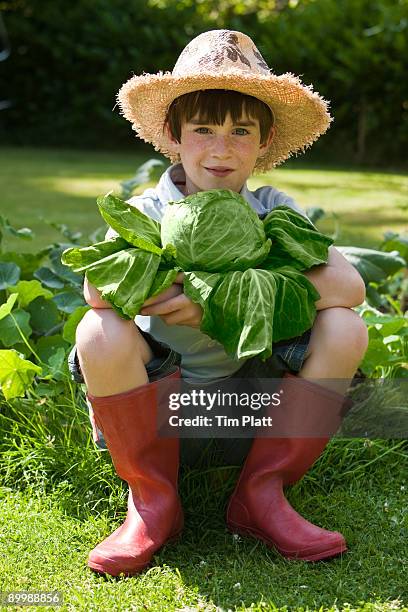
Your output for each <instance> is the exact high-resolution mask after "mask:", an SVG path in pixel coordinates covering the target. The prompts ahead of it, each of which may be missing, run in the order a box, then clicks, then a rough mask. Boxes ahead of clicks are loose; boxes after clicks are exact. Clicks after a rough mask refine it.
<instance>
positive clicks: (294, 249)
mask: <svg viewBox="0 0 408 612" xmlns="http://www.w3.org/2000/svg"><path fill="white" fill-rule="evenodd" d="M263 223H264V227H265V234H266V236H267V238H270V239H271V240H272V245H273V246H272V247H271V250H270V255H271V257H273V260H274V265H277V262H276V254H277V253H279V256H280V257H281V258H282V261H281V263H280V265H281V266H284V265H288V264H290V265H292V262H291V261H290V259H289V258H288V256H289V257H291V258H292V259H294V260H295V262H297V264H298V265H296V268H297V269H301V270H306V269H308V268H311V267H312V266H316V265H319V264H322V263H326V262H327V259H328V247H329V246H331V245H332V244H333V240H332V239H331V238H329V237H328V236H325V235H324V234H321V233H320V232H318V231H317V229H316V228H315V227H314V226H313V225H312V223H310V221H308V220H307V219H306V218H305V217H303V216H302V215H300V214H299V213H296V211H294V210H293V209H291V208H289V207H288V206H277V207H276V208H274V209H273V210H272V211H271V212H270V213H269V214H268V215H267V216H266V217H265V219H264V221H263ZM267 261H268V260H267ZM299 264H300V266H299ZM258 267H260V268H265V267H268V269H270V265H269V266H265V265H264V264H263V263H262V264H261V265H260V266H258Z"/></svg>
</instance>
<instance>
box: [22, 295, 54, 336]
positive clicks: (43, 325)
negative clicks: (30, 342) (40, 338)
mask: <svg viewBox="0 0 408 612" xmlns="http://www.w3.org/2000/svg"><path fill="white" fill-rule="evenodd" d="M27 311H28V312H29V313H30V315H31V320H30V323H31V326H32V328H33V329H34V330H35V331H36V332H39V333H41V334H45V333H47V332H48V331H49V330H50V329H52V328H53V327H55V326H56V325H58V323H59V322H60V320H61V318H60V314H59V312H58V308H57V306H56V305H55V302H53V301H52V300H46V299H45V298H43V297H42V296H40V297H38V298H36V299H35V300H33V301H32V302H31V303H30V304H29V306H27Z"/></svg>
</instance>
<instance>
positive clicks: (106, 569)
mask: <svg viewBox="0 0 408 612" xmlns="http://www.w3.org/2000/svg"><path fill="white" fill-rule="evenodd" d="M181 533H182V529H181V530H180V531H178V532H177V533H175V534H174V535H171V536H170V537H169V538H168V539H167V540H166V541H165V542H163V544H162V545H161V546H160V548H163V547H164V546H167V545H168V544H173V543H175V542H177V540H179V539H180V536H181ZM160 548H158V549H157V550H160ZM156 552H157V551H156ZM150 563H151V560H150V561H147V562H146V563H140V565H137V566H136V567H134V568H132V569H131V570H119V569H118V566H117V563H112V564H111V565H110V564H109V559H108V558H106V563H104V565H99V563H92V562H91V561H88V563H87V566H88V567H89V568H90V569H91V570H92V571H94V572H97V573H98V574H108V575H109V576H114V577H115V578H116V577H118V576H136V575H137V574H140V573H141V572H142V571H143V570H144V569H146V568H147V567H149V565H150Z"/></svg>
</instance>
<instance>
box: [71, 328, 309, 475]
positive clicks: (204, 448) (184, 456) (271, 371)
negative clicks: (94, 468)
mask: <svg viewBox="0 0 408 612" xmlns="http://www.w3.org/2000/svg"><path fill="white" fill-rule="evenodd" d="M139 331H140V333H141V334H142V336H143V337H144V339H145V340H146V342H147V343H148V344H149V346H150V348H151V349H152V351H153V355H154V357H153V359H152V360H151V361H149V363H148V364H147V365H146V366H145V367H146V372H147V375H148V377H149V382H153V381H155V380H159V379H160V378H163V377H164V376H166V375H167V374H170V372H172V371H174V366H179V365H180V363H181V356H180V355H179V354H178V353H176V352H175V351H173V350H172V349H171V348H170V347H169V346H167V345H166V344H163V343H161V342H158V341H157V340H155V339H154V338H153V337H152V336H151V335H150V334H148V333H147V332H145V331H143V330H142V329H140V328H139ZM310 334H311V330H310V329H309V330H308V331H306V332H305V333H304V334H302V335H301V336H298V337H296V338H291V339H290V340H282V341H280V342H276V343H274V344H273V347H272V356H271V357H270V358H269V359H266V360H265V361H262V360H261V359H259V358H257V357H252V358H251V359H248V360H247V361H246V362H245V363H244V364H243V365H242V366H241V368H239V370H237V371H236V372H234V374H232V377H233V378H278V377H280V376H282V375H283V374H284V372H288V371H289V372H292V373H297V372H299V370H300V369H301V367H302V365H303V362H304V359H305V357H306V353H307V349H308V346H309V341H310ZM68 367H69V371H70V373H71V377H72V380H74V381H75V382H77V383H84V382H85V381H84V378H83V376H82V373H81V368H80V365H79V361H78V355H77V351H76V346H75V345H74V346H73V348H72V350H71V352H70V353H69V355H68ZM88 409H89V410H90V413H91V407H90V406H89V405H88ZM97 434H98V440H96V441H95V444H96V446H97V447H98V449H99V450H107V448H106V444H105V440H104V439H103V435H102V432H101V431H100V430H99V429H98V430H97ZM251 443H252V440H251V439H250V438H242V439H239V440H235V439H233V438H231V439H228V440H223V439H222V438H218V439H216V440H213V441H209V440H205V439H188V438H183V439H182V440H181V460H182V462H185V463H189V464H191V465H194V464H195V463H197V461H198V460H199V459H200V457H201V456H203V455H205V454H206V453H208V447H209V446H210V445H212V446H213V448H212V449H211V451H210V452H212V453H213V456H215V457H216V459H215V461H216V462H220V463H224V464H225V463H227V464H229V465H233V464H239V463H242V461H243V460H244V458H245V457H246V454H247V453H248V450H249V448H250V445H251Z"/></svg>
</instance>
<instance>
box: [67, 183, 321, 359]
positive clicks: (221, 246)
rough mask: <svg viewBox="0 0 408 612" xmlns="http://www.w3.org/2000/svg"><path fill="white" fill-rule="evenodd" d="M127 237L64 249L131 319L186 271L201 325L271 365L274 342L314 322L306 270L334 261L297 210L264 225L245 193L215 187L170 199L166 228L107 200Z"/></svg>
mask: <svg viewBox="0 0 408 612" xmlns="http://www.w3.org/2000/svg"><path fill="white" fill-rule="evenodd" d="M98 207H99V210H100V213H101V215H102V217H103V218H104V219H105V221H106V222H107V223H108V224H109V225H110V226H111V227H112V228H113V229H114V230H115V231H116V232H117V233H118V234H119V236H117V237H115V238H112V239H110V240H105V241H103V242H99V243H97V244H94V245H92V246H90V247H85V248H77V247H74V248H70V249H67V250H66V251H64V253H63V255H62V262H63V263H64V264H65V265H67V266H69V267H70V268H71V269H72V270H73V271H74V272H83V273H85V275H86V277H87V278H88V280H89V282H90V283H92V284H93V285H94V286H95V287H96V288H97V289H98V290H99V291H100V293H101V297H102V298H103V299H104V300H107V301H109V302H110V303H111V304H112V307H113V308H114V309H115V310H116V312H117V313H118V314H119V315H120V316H121V317H123V318H126V319H133V318H134V317H135V316H136V315H137V314H138V313H139V311H140V309H141V307H142V305H143V303H144V302H145V301H146V299H148V298H149V297H153V296H155V295H158V294H159V293H161V292H162V291H164V290H165V289H167V288H168V287H170V285H171V284H172V283H173V282H174V280H175V278H176V276H177V274H178V273H179V272H181V271H183V272H184V293H185V294H186V295H187V296H188V297H189V298H190V299H191V300H192V301H194V302H196V303H198V304H200V305H201V307H202V309H203V318H202V321H201V326H200V329H201V331H202V332H203V333H205V334H207V335H208V336H210V337H211V338H213V339H214V340H217V341H218V342H220V343H221V344H222V345H223V346H224V348H225V350H226V352H227V353H228V354H229V355H230V356H231V357H232V358H234V359H241V358H249V357H253V356H255V355H257V356H258V357H260V358H261V359H267V358H268V357H270V356H271V354H272V343H273V342H277V341H279V340H284V339H288V338H293V337H295V336H298V335H300V334H302V333H303V332H305V331H306V330H307V329H309V328H310V327H311V326H312V325H313V321H314V318H315V316H316V307H315V302H316V300H318V299H319V298H320V295H319V293H318V292H317V291H316V289H315V288H314V286H313V285H312V283H311V282H310V281H309V280H308V279H307V277H306V276H305V275H304V274H302V272H303V271H305V270H307V269H310V268H311V267H313V266H315V265H319V264H322V263H326V262H327V258H328V247H329V246H330V245H331V244H332V243H333V241H332V240H331V239H330V238H328V237H327V236H324V235H323V234H321V233H320V232H318V231H317V230H316V228H315V227H314V226H313V225H312V223H311V222H310V221H309V220H308V219H306V218H304V217H303V216H302V215H301V214H299V213H297V212H295V211H294V210H292V209H291V208H289V207H288V206H278V207H277V208H275V209H274V210H273V211H271V212H270V213H269V214H268V215H267V216H266V217H265V219H264V220H263V221H261V220H260V219H259V218H258V216H257V214H256V212H255V211H254V210H253V209H252V208H251V206H250V205H249V204H248V202H246V200H245V199H244V198H243V197H242V196H241V195H240V194H238V193H235V192H233V191H230V190H225V189H223V190H219V189H212V190H209V191H202V192H198V193H195V194H193V195H191V196H188V197H186V198H184V199H183V200H180V201H178V202H169V204H168V206H167V207H166V211H165V214H164V216H163V219H162V223H161V224H160V223H158V222H157V221H154V220H152V219H150V217H148V216H147V215H144V214H143V213H141V212H140V211H139V210H137V209H136V208H134V207H132V206H130V205H129V204H127V203H126V202H123V201H122V200H121V199H120V198H117V197H116V196H113V195H108V196H105V197H103V198H98Z"/></svg>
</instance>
